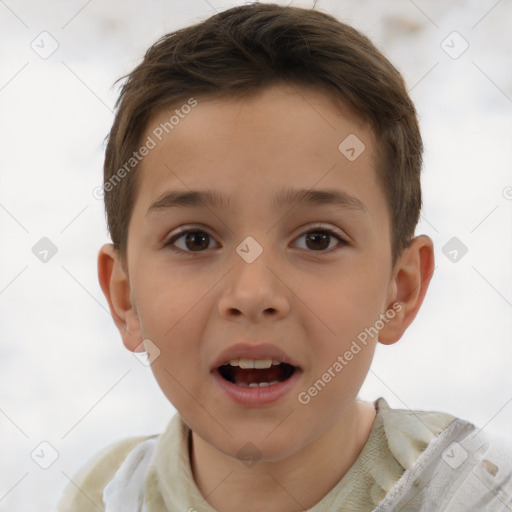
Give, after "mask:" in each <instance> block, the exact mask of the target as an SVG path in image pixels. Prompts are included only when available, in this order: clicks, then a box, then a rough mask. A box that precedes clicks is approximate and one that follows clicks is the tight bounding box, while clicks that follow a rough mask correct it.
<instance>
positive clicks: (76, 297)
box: [0, 0, 512, 512]
mask: <svg viewBox="0 0 512 512" xmlns="http://www.w3.org/2000/svg"><path fill="white" fill-rule="evenodd" d="M242 3H244V2H241V1H238V2H237V1H231V2H229V1H222V2H221V1H217V0H208V1H206V0H187V1H185V0H181V1H167V2H165V1H163V0H150V1H145V2H143V1H141V0H129V1H126V0H124V1H121V0H115V1H114V0H113V1H109V2H100V1H98V0H89V1H86V0H67V1H63V0H53V1H51V0H50V1H45V2H38V1H37V0H32V1H24V0H0V112H1V115H0V165H1V174H0V236H1V239H0V262H1V265H0V343H1V363H0V364H1V370H0V375H1V387H0V389H1V391H0V393H1V395H0V433H1V434H0V443H1V456H0V464H1V470H0V511H3V512H5V511H8V512H32V511H38V512H39V511H42V510H53V509H54V507H55V504H56V502H57V500H58V498H59V496H60V494H61V492H62V490H63V488H64V486H65V485H66V484H67V482H68V479H67V477H73V475H74V474H75V473H76V471H77V470H78V469H79V468H80V467H81V466H82V465H83V464H84V463H85V462H86V461H87V460H88V459H90V457H92V456H93V455H94V454H95V453H96V452H98V451H99V450H101V449H103V448H104V447H105V446H107V445H108V444H110V443H113V442H115V441H118V440H120V439H123V438H126V437H130V436H134V435H144V434H152V433H158V432H160V431H162V430H163V429H164V427H165V425H166V423H167V422H168V420H169V419H170V417H171V416H172V415H173V413H174V409H173V407H172V406H171V405H170V404H169V403H168V402H167V400H166V399H165V398H164V396H163V394H162V393H161V391H160V389H159V388H158V386H157V385H156V383H155V381H154V379H153V377H152V374H151V372H150V370H149V369H148V368H146V367H145V366H143V365H142V364H140V362H139V361H138V360H137V359H136V358H135V357H134V356H133V354H132V353H130V352H128V351H126V350H125V349H124V347H123V346H122V343H121V338H120V336H119V334H118V331H117V330H116V328H115V326H114V323H113V322H112V319H111V317H110V314H109V312H108V306H107V303H106V301H105V299H104V297H103V294H102V292H101V289H100V287H99V284H98V280H97V274H96V257H97V252H98V249H99V248H100V246H101V245H102V244H103V243H105V242H108V241H110V240H109V238H108V235H107V231H106V223H105V219H104V213H103V203H102V202H101V201H100V200H98V199H96V198H95V197H94V196H93V194H92V191H93V189H95V187H97V186H99V185H101V183H102V165H103V149H104V148H103V139H104V137H105V136H106V135H107V133H108V131H109V129H110V126H111V124H112V121H113V113H112V109H113V106H114V102H115V100H116V98H117V93H118V89H117V88H114V87H113V83H114V81H115V80H116V79H117V78H119V77H120V76H121V75H123V74H125V73H127V72H129V71H131V70H132V69H133V67H134V66H135V65H136V64H138V63H139V62H140V59H141V58H142V56H143V54H144V52H145V51H146V49H147V48H148V47H149V46H150V45H151V44H152V43H153V42H155V41H156V39H157V38H159V37H160V36H161V35H163V34H165V33H167V32H170V31H172V30H175V29H177V28H181V27H183V26H186V25H190V24H192V23H196V22H198V21H200V20H204V19H206V18H207V17H209V16H210V15H212V14H214V13H215V11H221V10H223V9H225V8H228V7H231V6H234V5H237V4H242ZM278 3H279V2H278ZM281 3H282V4H287V3H290V2H289V1H287V2H281ZM293 5H297V6H303V7H311V6H312V2H307V1H296V2H293ZM317 8H318V9H320V10H323V11H325V12H328V13H331V14H333V15H335V16H336V17H338V18H339V19H340V20H342V21H345V22H348V23H350V24H352V25H353V26H354V27H356V28H357V29H359V30H361V31H362V32H363V33H365V34H366V35H368V36H369V37H370V38H371V39H372V40H373V41H374V43H375V44H376V45H377V46H378V47H379V48H380V49H381V50H383V51H384V53H385V54H386V55H387V56H388V57H389V58H390V60H391V61H392V62H393V63H394V64H395V65H396V67H397V68H398V69H399V70H400V71H401V72H402V74H403V76H404V78H405V79H406V82H407V85H408V88H409V90H410V94H411V96H412V98H413V100H414V101H415V103H416V105H417V108H418V111H419V115H420V122H421V128H422V133H423V137H424V142H425V166H424V174H423V189H424V209H423V216H422V222H421V224H420V225H419V226H418V234H419V233H425V234H427V235H429V236H430V237H431V238H432V239H433V240H434V243H435V247H436V265H437V268H436V271H435V276H434V278H433V281H432V283H431V286H430V290H429V292H428V294H427V297H426V299H425V302H424V305H423V308H422V310H421V311H420V314H419V316H418V317H417V319H416V321H415V322H414V324H413V325H412V326H411V327H410V328H409V330H408V331H407V333H406V335H405V336H404V337H403V339H402V340H401V341H400V342H399V343H397V344H395V345H393V346H390V347H385V346H379V347H378V349H377V353H376V356H375V360H374V366H373V370H372V372H371V373H370V374H369V376H368V379H367V381H366V383H365V385H364V387H363V389H362V391H361V398H363V399H367V400H374V399H376V398H377V397H379V396H384V397H385V398H386V399H387V400H388V402H389V403H390V404H391V406H393V407H399V408H411V409H424V410H439V411H446V412H450V413H452V414H454V415H456V416H459V417H462V418H465V419H468V420H470V421H472V422H473V423H475V424H476V425H477V426H478V427H480V428H484V430H485V432H486V433H488V434H489V435H491V436H493V437H495V438H498V439H500V440H502V441H504V442H505V443H507V445H508V446H509V447H511V449H512V441H510V440H509V438H507V436H510V431H511V430H510V427H511V425H512V371H511V368H512V364H511V363H512V343H511V340H512V322H511V320H512V314H511V312H512V310H511V308H512V286H511V285H512V275H511V270H510V262H511V261H512V236H511V233H512V225H511V224H512V222H511V219H512V216H511V210H512V173H511V169H512V115H511V114H512V65H511V64H512V63H511V55H512V38H510V37H509V34H510V24H511V22H512V3H511V2H510V1H506V0H504V1H496V0H479V1H476V0H474V1H471V0H461V1H450V2H446V1H441V0H415V1H412V0H388V1H386V2H381V1H377V0H365V1H363V0H351V1H349V0H338V1H336V0H320V1H318V2H317ZM42 32H47V34H42V35H41V33H42ZM454 32H457V33H456V34H454ZM507 34H508V35H507ZM56 45H58V47H57V46H56ZM54 47H55V48H54ZM466 47H467V48H466ZM54 49H55V51H54V52H53V53H52V54H51V55H48V54H49V53H50V52H51V51H52V50H54ZM43 237H47V238H49V239H50V240H51V242H52V243H53V244H54V245H55V246H56V248H57V253H56V254H55V255H54V256H53V257H51V258H50V259H49V261H47V262H46V263H43V262H41V261H40V260H39V259H38V258H37V257H36V256H35V255H34V253H33V252H32V248H33V247H34V245H35V244H36V243H37V242H38V241H39V240H40V239H41V238H43ZM452 237H457V239H458V240H459V241H460V242H457V243H459V245H460V243H463V244H464V245H465V246H466V247H467V253H466V254H465V255H463V256H461V255H462V252H461V251H460V250H459V252H458V258H457V261H455V262H454V261H451V259H450V258H453V253H452V255H451V256H450V254H449V251H452V250H453V247H451V246H450V245H449V246H448V248H447V249H445V251H444V252H445V253H447V254H448V256H447V255H445V254H444V252H443V247H444V246H445V244H447V242H449V241H450V240H451V239H452ZM452 243H453V242H452ZM41 442H46V443H49V444H50V445H51V447H50V446H49V445H47V444H43V445H41V444H40V443H41ZM34 450H35V451H34ZM53 450H56V452H58V458H56V460H55V461H54V462H53V459H54V458H55V457H56V454H55V452H54V451H53ZM31 454H32V456H33V458H31ZM52 462H53V463H52ZM49 464H51V465H50V466H49V467H48V468H47V469H43V468H42V467H40V466H41V465H43V466H45V465H49Z"/></svg>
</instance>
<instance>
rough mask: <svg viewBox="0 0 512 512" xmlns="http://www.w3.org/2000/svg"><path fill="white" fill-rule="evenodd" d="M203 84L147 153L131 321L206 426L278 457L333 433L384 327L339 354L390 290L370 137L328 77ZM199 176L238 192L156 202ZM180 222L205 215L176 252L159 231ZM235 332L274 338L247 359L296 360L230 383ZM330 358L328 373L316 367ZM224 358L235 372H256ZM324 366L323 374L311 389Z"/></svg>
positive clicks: (186, 407) (137, 210) (194, 185)
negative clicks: (222, 94)
mask: <svg viewBox="0 0 512 512" xmlns="http://www.w3.org/2000/svg"><path fill="white" fill-rule="evenodd" d="M296 91H300V94H299V93H297V92H296ZM197 99H198V105H197V106H196V107H195V108H193V109H192V110H191V112H190V113H189V114H188V115H186V116H184V119H180V122H179V124H176V125H175V126H174V128H173V129H172V131H171V132H170V133H169V135H167V136H166V137H165V138H164V139H163V141H162V142H159V143H158V144H157V146H156V147H155V148H154V149H152V150H151V151H150V152H149V155H148V156H146V157H145V158H144V160H143V161H142V164H141V166H142V168H141V174H140V175H139V183H138V189H137V193H136V202H135V205H134V210H133V214H132V218H131V221H130V227H129V236H128V245H127V257H128V274H129V283H130V298H131V301H132V304H133V307H134V309H133V315H132V317H131V320H130V321H129V322H128V325H129V326H130V331H131V332H132V334H133V333H134V332H136V333H140V336H139V338H138V340H139V341H138V342H139V343H140V341H141V340H142V339H149V340H151V341H152V343H154V344H155V345H156V346H157V347H158V348H159V350H160V356H159V357H158V358H157V359H156V360H155V361H154V362H153V364H152V369H153V372H154V375H155V377H156V379H157V381H158V383H159V385H160V387H161V388H162V390H163V392H164V393H165V395H166V396H167V397H168V399H169V400H170V401H171V402H172V404H173V405H174V406H175V407H176V409H177V410H178V411H179V413H180V414H181V416H182V418H183V419H184V420H185V422H186V423H187V424H188V425H189V426H190V427H191V428H192V430H193V431H194V432H195V433H196V434H197V435H199V436H200V437H202V438H203V439H204V440H206V441H207V442H208V443H209V444H210V445H212V446H215V447H216V448H217V449H219V450H221V451H222V452H224V453H227V454H230V455H233V456H236V454H237V452H238V451H239V450H240V449H241V448H242V447H243V446H244V445H245V444H246V443H247V442H250V443H252V444H253V445H255V446H256V447H257V449H258V450H259V451H260V452H261V455H262V457H263V458H266V459H279V458H281V457H284V456H287V455H290V454H291V453H293V452H295V451H296V450H298V449H299V448H301V447H304V446H306V445H308V444H309V443H311V442H312V441H314V440H315V439H317V438H319V436H321V435H322V434H324V433H326V432H327V431H328V430H329V429H330V428H331V427H333V426H334V425H335V423H336V422H338V420H340V418H341V417H342V415H343V413H344V412H345V411H346V410H347V408H348V407H349V406H350V405H351V404H352V403H353V402H354V400H355V399H356V397H357V394H358V392H359V389H360V387H361V385H362V383H363V381H364V379H365V377H366V375H367V372H368V370H369V367H370V363H371V360H372V356H373V352H374V348H375V344H376V342H377V339H376V337H373V338H372V337H368V340H367V342H366V345H364V344H362V343H361V342H358V345H359V347H360V348H361V350H360V351H359V352H357V353H355V351H356V349H353V350H352V352H353V357H352V358H351V360H347V359H346V358H345V357H344V354H345V353H346V352H347V351H350V347H351V345H352V342H353V341H354V340H357V336H358V335H359V334H360V333H361V332H364V330H365V328H367V329H370V328H372V327H374V326H375V324H376V322H377V321H378V320H379V318H381V317H380V316H379V315H381V314H382V313H385V312H386V311H387V310H388V308H390V307H391V304H392V301H393V300H394V295H395V292H396V287H395V276H394V275H393V270H392V267H391V239H390V220H389V213H388V208H387V205H386V201H385V198H384V195H383V192H382V190H381V187H380V186H379V184H378V182H377V177H376V171H375V166H376V141H375V138H374V136H373V135H372V133H371V131H370V130H369V128H368V127H367V126H366V125H362V124H361V123H360V122H359V121H358V120H357V119H355V118H354V117H353V116H352V115H350V114H349V113H348V111H347V112H345V113H342V112H341V111H340V109H339V107H337V106H335V105H334V104H333V103H332V102H331V100H330V99H329V97H328V96H326V95H324V94H322V93H320V92H312V91H310V90H305V89H299V88H297V89H295V90H294V89H287V88H284V87H272V88H270V89H266V90H265V91H263V92H262V93H261V94H259V95H258V96H255V97H254V98H251V99H245V100H242V101H240V100H237V99H232V100H215V101H214V100H211V99H210V100H209V99H201V98H200V97H198V98H197ZM178 107H179V106H178ZM178 107H176V108H178ZM171 115H172V112H170V111H165V112H161V113H160V114H159V115H157V116H155V117H154V118H153V119H152V120H151V121H150V123H149V125H148V127H147V130H146V134H145V135H144V137H143V141H146V138H147V136H152V137H153V139H155V140H156V141H157V142H158V140H157V139H156V138H155V136H154V135H153V134H152V132H153V130H154V129H155V128H156V127H157V126H158V125H159V124H160V123H164V122H166V121H168V120H169V118H170V116H171ZM350 134H355V135H356V136H357V137H358V138H359V139H360V141H362V142H363V143H364V145H365V150H364V151H363V152H362V153H361V154H360V155H359V156H358V157H357V158H356V159H355V160H353V161H350V160H349V159H348V158H347V157H346V156H345V154H343V153H342V152H341V151H340V150H339V149H338V146H339V145H340V143H341V142H342V141H343V140H344V139H345V138H346V137H347V136H349V135H350ZM349 141H350V139H349ZM345 149H346V148H345ZM359 151H360V147H359V146H358V147H356V148H355V151H354V154H355V155H356V156H357V153H358V152H359ZM346 154H348V155H349V156H351V157H352V156H353V155H352V152H351V151H350V149H349V150H348V153H346ZM326 189H329V190H330V191H337V192H339V193H340V194H343V195H347V196H346V197H348V196H351V198H353V199H349V200H347V201H345V202H344V204H315V203H314V202H306V201H304V202H297V201H294V202H292V203H290V204H286V205H279V204H278V205H277V206H275V205H274V201H273V199H274V197H275V196H276V194H278V193H282V192H283V191H284V190H288V191H290V193H293V191H296V190H305V191H309V192H312V191H319V190H326ZM206 190H208V191H212V192H215V193H218V194H223V195H225V196H226V197H228V198H229V206H228V207H221V206H214V205H209V206H208V207H206V206H202V207H197V206H193V207H192V206H184V205H181V206H179V207H167V208H166V207H161V208H153V209H152V208H151V206H152V205H153V204H154V203H156V202H157V201H159V200H161V199H162V197H163V196H164V195H165V194H168V193H170V192H171V191H174V192H182V193H188V192H191V191H206ZM319 224H320V226H319ZM178 228H180V229H182V230H185V229H191V230H195V231H200V233H197V234H196V235H195V236H193V235H190V236H189V238H188V240H187V236H186V235H185V236H181V238H179V239H177V240H175V242H174V246H175V247H177V248H178V249H181V252H179V253H177V252H174V251H173V250H172V249H171V247H170V246H167V247H166V243H169V244H170V243H171V242H170V240H171V238H172V237H173V236H174V235H176V233H177V230H178ZM325 229H332V230H333V231H334V232H335V233H337V234H339V236H340V238H341V239H344V240H345V242H339V241H338V240H337V239H336V237H335V236H332V235H331V236H330V237H329V236H327V235H326V234H325V233H324V232H323V231H322V230H325ZM248 237H250V240H249V241H248V242H246V239H247V238H248ZM259 250H261V251H262V252H261V254H259V255H258V252H257V251H259ZM186 251H188V252H186ZM244 251H245V252H244ZM255 256H257V257H256V259H254V261H251V260H250V258H251V257H255ZM379 324H380V325H382V322H380V323H379V322H378V323H377V325H379ZM138 329H140V331H138ZM130 344H131V346H130ZM238 344H245V345H246V346H248V347H258V346H259V345H262V344H265V345H270V346H271V347H275V348H276V349H277V350H279V351H280V352H281V353H283V354H284V355H283V356H282V357H279V356H276V355H275V354H274V355H273V356H272V354H271V352H270V353H269V352H267V351H266V350H265V348H263V351H262V353H261V354H259V356H258V357H253V358H252V359H267V357H266V356H267V355H270V358H275V359H277V360H280V359H281V360H282V359H284V358H289V361H292V362H294V363H295V365H296V366H297V367H296V369H295V373H294V374H293V375H292V377H291V378H290V379H289V380H287V381H285V383H284V384H278V385H274V386H267V387H261V388H259V387H258V388H254V387H240V386H238V385H236V384H231V383H228V382H227V381H226V380H224V379H223V377H221V376H220V373H219V372H218V370H217V367H218V366H219V365H220V364H221V363H224V362H225V360H228V359H238V357H237V354H231V355H229V354H228V353H225V351H226V350H228V351H229V349H230V347H233V346H235V345H238ZM127 345H129V346H130V347H129V348H131V349H132V350H133V349H134V343H133V341H132V342H127ZM352 346H353V345H352ZM223 353H224V354H223ZM244 354H245V353H238V355H244ZM338 356H341V357H342V358H343V361H344V364H342V370H341V371H339V366H337V367H336V368H338V371H336V370H335V369H334V366H335V363H336V362H337V361H338V362H339V361H340V360H339V359H338ZM248 357H249V358H251V357H250V354H249V353H248ZM219 358H220V359H219ZM340 364H341V363H340ZM329 369H331V373H330V376H331V378H330V379H328V377H325V376H324V377H322V376H323V375H324V374H326V372H329ZM230 372H231V373H232V375H233V376H236V377H235V378H236V379H238V380H239V382H240V381H245V382H249V381H252V380H253V379H254V378H256V377H252V376H248V375H249V374H254V373H255V371H253V372H250V371H247V370H244V371H241V370H240V369H236V367H235V368H234V369H231V370H230ZM237 372H239V373H237ZM260 372H261V370H260ZM267 373H268V372H267ZM242 374H243V375H242ZM276 377H277V378H282V377H283V376H281V372H280V371H277V370H274V371H273V375H272V376H271V377H269V378H268V380H270V379H274V380H275V378H276ZM319 379H320V380H322V379H323V384H324V385H323V386H318V385H317V386H318V387H319V388H320V389H321V390H320V391H318V392H317V393H315V392H314V391H313V392H312V393H309V392H308V389H310V388H311V386H313V385H314V383H315V382H316V381H318V380H319ZM326 381H327V382H326ZM226 388H228V389H229V391H227V390H226ZM272 388H275V389H274V390H273V389H272ZM238 391H239V392H240V395H239V399H236V398H235V395H236V393H237V392H238ZM265 393H267V395H265ZM258 394H259V395H258ZM258 396H259V398H258ZM264 397H266V398H264ZM308 397H309V399H308ZM244 400H246V401H245V402H244Z"/></svg>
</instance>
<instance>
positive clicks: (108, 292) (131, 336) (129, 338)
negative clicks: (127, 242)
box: [98, 244, 142, 352]
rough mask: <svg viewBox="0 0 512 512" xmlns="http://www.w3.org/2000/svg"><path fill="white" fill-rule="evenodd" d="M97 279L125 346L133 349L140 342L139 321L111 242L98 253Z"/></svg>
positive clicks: (126, 276)
mask: <svg viewBox="0 0 512 512" xmlns="http://www.w3.org/2000/svg"><path fill="white" fill-rule="evenodd" d="M98 280H99V283H100V286H101V289H102V291H103V294H104V295H105V298H106V299H107V302H108V305H109V308H110V313H111V314H112V319H113V320H114V323H115V324H116V327H117V328H118V330H119V332H120V334H121V337H122V339H123V343H124V345H125V347H126V348H127V349H128V350H131V351H132V352H133V351H135V350H136V349H137V347H139V346H140V344H141V342H142V336H141V333H140V322H139V318H138V314H137V310H136V308H135V305H134V304H133V302H132V300H131V297H130V291H131V290H130V280H129V277H128V274H127V272H126V270H125V268H124V266H123V265H122V262H121V259H120V256H119V254H118V252H117V250H116V249H115V247H114V245H113V244H105V245H104V246H103V247H102V248H101V249H100V251H99V253H98Z"/></svg>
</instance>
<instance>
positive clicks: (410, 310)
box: [379, 235, 434, 345]
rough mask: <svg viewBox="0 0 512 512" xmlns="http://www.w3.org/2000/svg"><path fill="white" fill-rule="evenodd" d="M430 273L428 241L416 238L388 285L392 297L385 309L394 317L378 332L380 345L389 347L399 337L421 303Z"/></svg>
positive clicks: (431, 257)
mask: <svg viewBox="0 0 512 512" xmlns="http://www.w3.org/2000/svg"><path fill="white" fill-rule="evenodd" d="M433 273H434V245H433V243H432V240H431V239H430V238H429V237H428V236H426V235H421V236H417V237H415V238H414V239H413V240H412V242H411V245H410V246H409V247H408V248H406V249H405V250H404V252H403V253H402V255H401V256H400V258H399V260H398V262H397V264H396V266H395V272H394V277H393V282H392V283H390V289H391V290H392V294H391V295H392V296H391V298H390V305H389V306H388V309H390V310H391V308H392V309H393V310H394V311H395V315H394V316H393V318H392V319H391V320H390V321H389V322H388V323H387V324H386V325H385V326H384V328H383V329H382V330H381V331H380V333H379V342H380V343H382V344H384V345H391V344H393V343H395V342H397V341H398V340H399V339H400V338H401V337H402V335H403V333H404V332H405V330H406V329H407V327H409V325H410V324H411V323H412V321H413V320H414V318H415V317H416V315H417V313H418V311H419V309H420V307H421V304H422V303H423V299H424V298H425V294H426V293H427V289H428V286H429V284H430V280H431V279H432V274H433ZM396 303H399V304H400V307H398V306H396Z"/></svg>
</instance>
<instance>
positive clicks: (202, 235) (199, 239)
mask: <svg viewBox="0 0 512 512" xmlns="http://www.w3.org/2000/svg"><path fill="white" fill-rule="evenodd" d="M181 239H183V240H181ZM211 239H212V238H211V237H210V235H209V234H208V233H206V232H205V231H200V230H188V231H182V232H181V233H179V234H177V235H175V236H173V237H172V238H171V239H170V240H169V242H167V244H166V246H167V247H169V248H170V249H172V250H173V251H176V252H189V253H190V252H203V251H205V250H206V249H208V248H209V245H210V240H211ZM178 241H180V245H178V244H177V243H176V242H178Z"/></svg>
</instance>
